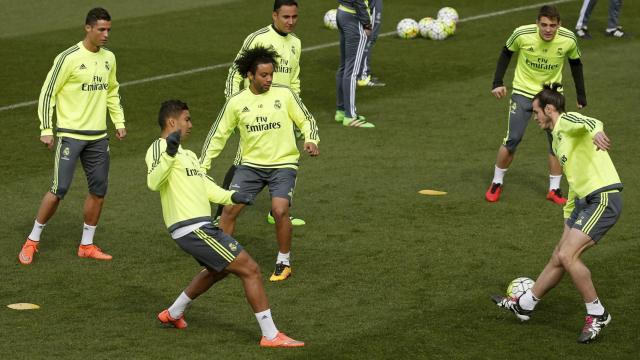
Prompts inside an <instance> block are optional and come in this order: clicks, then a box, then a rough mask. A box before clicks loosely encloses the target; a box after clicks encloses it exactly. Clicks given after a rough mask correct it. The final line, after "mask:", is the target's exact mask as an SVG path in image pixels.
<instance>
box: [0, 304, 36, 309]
mask: <svg viewBox="0 0 640 360" xmlns="http://www.w3.org/2000/svg"><path fill="white" fill-rule="evenodd" d="M7 307H8V308H10V309H14V310H35V309H40V305H36V304H29V303H17V304H9V305H7Z"/></svg>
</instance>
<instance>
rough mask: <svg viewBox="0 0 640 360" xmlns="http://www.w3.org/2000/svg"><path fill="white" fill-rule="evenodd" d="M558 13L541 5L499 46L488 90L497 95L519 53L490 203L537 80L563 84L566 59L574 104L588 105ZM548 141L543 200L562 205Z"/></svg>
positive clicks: (574, 46) (572, 44)
mask: <svg viewBox="0 0 640 360" xmlns="http://www.w3.org/2000/svg"><path fill="white" fill-rule="evenodd" d="M560 25H561V23H560V13H559V12H558V9H557V8H556V7H555V6H551V5H545V6H543V7H541V8H540V10H539V12H538V19H537V21H536V23H535V24H531V25H525V26H521V27H519V28H517V29H516V30H515V31H514V32H513V34H512V35H511V36H510V37H509V39H508V40H507V43H506V45H505V46H504V47H503V49H502V52H501V53H500V57H499V59H498V64H497V66H496V72H495V75H494V78H493V90H491V93H492V94H493V96H495V97H496V98H497V99H500V98H503V97H505V96H506V95H507V88H506V86H504V83H503V81H502V79H503V78H504V73H505V72H506V71H507V67H508V66H509V62H510V60H511V56H512V55H513V53H514V52H518V62H517V64H516V70H515V75H514V79H513V91H512V93H511V101H510V102H509V123H508V127H507V135H506V136H505V138H504V139H503V142H502V145H501V146H500V148H499V149H498V156H497V158H496V164H495V167H494V173H493V180H492V182H491V185H490V186H489V189H488V190H487V192H486V193H485V198H486V200H487V201H489V202H495V201H498V200H499V199H500V194H501V193H502V184H503V183H504V175H505V173H506V172H507V169H508V168H509V166H510V165H511V162H512V161H513V157H514V154H515V151H516V148H517V146H518V144H519V143H520V141H521V140H522V137H523V136H524V132H525V130H526V128H527V124H528V123H529V119H531V111H532V109H531V102H532V98H533V96H534V95H535V94H537V93H538V92H539V91H540V90H542V84H546V83H550V82H558V83H560V82H562V68H563V67H564V61H565V58H567V59H569V65H570V66H571V75H572V76H573V81H574V83H575V86H576V94H577V98H578V108H583V107H585V106H586V105H587V95H586V93H585V88H584V76H583V73H582V62H581V61H580V49H579V48H578V43H577V41H576V36H575V34H574V33H572V32H571V31H569V30H568V29H565V28H563V27H561V26H560ZM547 138H548V140H549V157H548V158H549V173H550V174H549V192H548V193H547V199H548V200H550V201H553V202H554V203H556V204H559V205H563V204H564V203H566V202H567V199H566V198H565V197H563V195H562V191H561V190H560V181H561V179H562V168H561V166H560V163H559V162H558V159H557V158H556V157H555V156H554V155H553V151H552V149H551V137H550V134H549V132H547Z"/></svg>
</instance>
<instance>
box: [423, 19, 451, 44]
mask: <svg viewBox="0 0 640 360" xmlns="http://www.w3.org/2000/svg"><path fill="white" fill-rule="evenodd" d="M427 36H428V37H429V39H431V40H444V39H446V38H447V36H449V33H447V30H446V28H445V26H444V24H443V23H442V21H440V20H436V21H433V22H431V23H430V24H429V25H428V26H427Z"/></svg>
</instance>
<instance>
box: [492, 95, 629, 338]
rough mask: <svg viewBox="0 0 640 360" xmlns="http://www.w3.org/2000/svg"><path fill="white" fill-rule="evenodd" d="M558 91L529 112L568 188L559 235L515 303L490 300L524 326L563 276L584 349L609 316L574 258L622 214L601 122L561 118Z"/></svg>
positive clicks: (567, 114)
mask: <svg viewBox="0 0 640 360" xmlns="http://www.w3.org/2000/svg"><path fill="white" fill-rule="evenodd" d="M559 87H560V84H558V83H555V84H553V86H549V85H545V87H544V90H542V91H541V92H540V93H538V94H537V95H536V96H535V97H534V99H533V112H534V114H535V115H534V116H535V118H536V121H537V122H538V125H539V126H540V128H542V129H545V130H551V134H552V136H553V149H554V152H555V154H556V156H557V157H558V158H559V159H560V162H561V163H562V168H563V169H564V173H565V174H566V175H567V181H568V182H569V201H568V202H567V204H566V205H565V207H564V218H565V225H564V232H563V233H562V237H561V238H560V241H559V242H558V245H557V246H556V247H555V249H554V251H553V254H552V255H551V259H550V260H549V263H547V265H546V266H545V268H544V270H542V273H540V275H539V276H538V279H537V280H536V282H535V284H534V286H533V288H532V289H530V290H527V292H525V293H524V294H523V295H522V296H521V297H520V298H507V297H503V296H493V297H492V299H493V301H494V302H495V303H496V304H497V305H498V306H500V307H502V308H505V309H508V310H511V311H513V312H514V313H515V315H516V316H517V317H518V318H519V319H520V320H522V321H526V320H529V318H530V315H531V313H532V312H533V309H534V308H535V306H536V304H537V303H538V301H539V300H540V299H542V297H543V296H544V295H545V294H546V293H547V292H549V290H551V289H553V288H554V287H555V286H556V285H557V284H558V283H559V282H560V280H562V277H563V276H564V273H565V272H567V273H569V275H570V276H571V279H572V280H573V283H574V285H575V287H576V289H578V291H579V292H580V295H582V299H583V300H584V303H585V306H586V308H587V316H586V318H585V325H584V327H583V329H582V333H581V334H580V336H579V338H578V342H581V343H588V342H590V341H592V340H594V339H595V338H596V337H597V336H598V334H599V333H600V331H601V330H602V328H603V327H604V326H605V325H607V324H609V322H610V321H611V315H609V313H608V312H607V310H605V308H604V307H603V305H602V302H601V301H600V300H599V298H598V294H597V293H596V289H595V287H594V286H593V282H592V280H591V272H590V271H589V269H588V268H587V267H586V265H585V264H584V263H583V262H582V260H581V259H580V256H581V255H582V253H583V252H584V251H586V250H587V249H589V248H591V247H592V246H593V245H595V244H596V243H599V240H600V239H601V238H602V237H603V236H604V234H605V233H606V232H607V231H609V229H611V228H612V227H613V225H615V223H616V222H617V221H618V218H619V217H620V213H621V211H622V198H621V196H620V191H621V190H622V183H621V182H620V178H619V177H618V173H617V171H616V168H615V167H614V166H613V162H612V161H611V158H610V157H609V153H608V152H607V150H609V144H610V142H609V138H608V137H607V135H606V134H605V133H604V131H603V126H602V122H600V121H599V120H597V119H594V118H590V117H587V116H584V115H581V114H579V113H576V112H565V107H564V104H565V99H564V96H563V95H562V94H561V93H559V92H558V88H559ZM594 144H595V146H594Z"/></svg>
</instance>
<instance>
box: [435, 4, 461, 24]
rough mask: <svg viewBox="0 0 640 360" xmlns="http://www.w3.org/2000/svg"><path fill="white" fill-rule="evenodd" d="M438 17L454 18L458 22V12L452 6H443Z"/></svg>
mask: <svg viewBox="0 0 640 360" xmlns="http://www.w3.org/2000/svg"><path fill="white" fill-rule="evenodd" d="M438 19H441V20H442V19H452V20H453V21H454V22H456V23H457V22H458V19H459V17H458V12H457V11H456V9H454V8H452V7H443V8H442V9H440V10H439V11H438Z"/></svg>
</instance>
